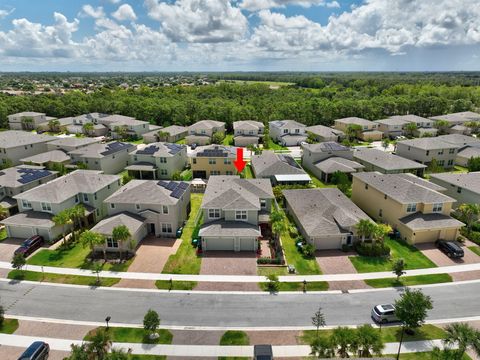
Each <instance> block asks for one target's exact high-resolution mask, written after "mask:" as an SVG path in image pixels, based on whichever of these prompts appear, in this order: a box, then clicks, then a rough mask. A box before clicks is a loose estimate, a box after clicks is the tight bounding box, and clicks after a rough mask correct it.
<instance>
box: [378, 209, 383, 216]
mask: <svg viewBox="0 0 480 360" xmlns="http://www.w3.org/2000/svg"><path fill="white" fill-rule="evenodd" d="M382 215H383V211H382V209H379V210H378V216H380V217H382Z"/></svg>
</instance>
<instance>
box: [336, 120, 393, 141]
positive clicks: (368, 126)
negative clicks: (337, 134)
mask: <svg viewBox="0 0 480 360" xmlns="http://www.w3.org/2000/svg"><path fill="white" fill-rule="evenodd" d="M349 125H359V126H361V127H362V131H361V132H360V133H359V134H358V137H359V139H360V140H363V141H370V140H371V141H377V140H382V138H383V132H381V131H380V130H379V129H378V124H377V123H375V122H373V121H370V120H366V119H363V118H359V117H348V118H343V119H337V120H335V122H334V128H335V129H337V130H341V131H343V132H346V131H347V129H348V126H349Z"/></svg>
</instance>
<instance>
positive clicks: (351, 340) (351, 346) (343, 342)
mask: <svg viewBox="0 0 480 360" xmlns="http://www.w3.org/2000/svg"><path fill="white" fill-rule="evenodd" d="M356 343H357V340H356V333H355V330H353V329H350V328H348V327H344V326H339V327H337V328H335V329H333V332H332V344H333V346H334V348H335V349H336V350H337V352H338V355H339V356H340V357H342V358H347V357H349V355H348V353H349V352H356V350H357V345H356Z"/></svg>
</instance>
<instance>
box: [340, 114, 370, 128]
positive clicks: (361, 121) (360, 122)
mask: <svg viewBox="0 0 480 360" xmlns="http://www.w3.org/2000/svg"><path fill="white" fill-rule="evenodd" d="M335 121H338V122H341V123H344V124H355V125H360V126H371V125H375V123H374V122H373V121H370V120H367V119H364V118H359V117H356V116H352V117H346V118H342V119H335Z"/></svg>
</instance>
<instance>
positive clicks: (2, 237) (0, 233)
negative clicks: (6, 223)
mask: <svg viewBox="0 0 480 360" xmlns="http://www.w3.org/2000/svg"><path fill="white" fill-rule="evenodd" d="M6 238H7V229H5V228H3V229H2V230H0V242H2V241H3V240H5V239H6Z"/></svg>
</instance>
